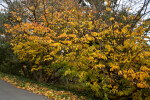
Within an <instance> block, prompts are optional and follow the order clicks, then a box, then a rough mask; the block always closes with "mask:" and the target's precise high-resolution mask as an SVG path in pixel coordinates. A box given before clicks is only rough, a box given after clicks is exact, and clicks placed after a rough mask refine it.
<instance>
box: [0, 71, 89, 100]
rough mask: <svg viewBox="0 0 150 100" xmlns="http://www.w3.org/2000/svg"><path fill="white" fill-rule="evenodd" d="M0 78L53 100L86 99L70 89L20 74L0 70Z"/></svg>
mask: <svg viewBox="0 0 150 100" xmlns="http://www.w3.org/2000/svg"><path fill="white" fill-rule="evenodd" d="M0 79H2V80H5V81H6V82H9V83H11V84H13V85H14V86H15V87H17V88H21V89H26V90H28V91H31V92H33V93H36V94H40V95H44V96H46V97H47V98H50V99H54V100H87V99H86V98H85V97H83V96H78V95H76V94H74V93H71V92H70V91H64V90H60V89H59V88H56V87H55V86H53V85H50V84H45V83H38V82H36V81H33V80H30V79H26V78H23V77H20V76H15V75H9V74H5V73H1V72H0Z"/></svg>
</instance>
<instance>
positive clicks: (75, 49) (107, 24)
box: [5, 0, 150, 99]
mask: <svg viewBox="0 0 150 100" xmlns="http://www.w3.org/2000/svg"><path fill="white" fill-rule="evenodd" d="M30 2H31V4H30ZM35 2H36V3H35ZM145 4H147V3H145ZM145 4H144V6H143V7H146V5H145ZM22 5H23V6H22V7H23V9H24V10H25V11H23V12H22V13H23V15H24V16H26V20H28V21H24V16H20V12H11V13H12V14H13V16H14V19H16V21H18V23H17V24H13V25H9V24H5V26H6V27H7V33H11V34H12V35H13V39H12V41H11V44H12V46H13V50H14V53H15V54H16V55H17V56H18V58H19V59H20V61H21V62H24V61H26V62H29V64H30V65H29V67H30V72H31V73H32V74H33V75H34V78H35V79H37V80H38V81H47V80H49V77H50V78H52V77H54V74H56V73H57V72H59V71H60V72H61V74H60V75H59V76H65V77H66V78H67V80H68V81H73V82H75V81H76V82H77V83H78V84H81V83H82V84H84V85H86V86H87V87H86V88H90V89H91V91H92V93H93V94H92V95H93V96H95V97H97V98H98V99H102V98H103V99H108V98H109V99H123V98H125V97H124V96H129V97H131V98H132V99H137V98H141V97H143V98H146V97H147V96H148V94H147V93H148V92H149V87H150V86H149V81H150V75H149V71H150V68H149V66H150V65H149V64H150V62H149V61H150V51H149V49H150V48H149V45H148V44H147V41H146V40H144V37H146V38H149V37H148V36H144V32H145V31H146V30H145V29H144V28H143V27H144V26H145V27H146V23H145V21H144V20H142V19H141V17H142V16H143V15H141V13H140V14H139V13H138V14H139V15H132V14H130V13H127V14H126V15H121V16H119V15H118V14H117V13H119V12H117V11H113V10H112V9H111V7H110V5H111V2H109V1H108V2H107V5H106V9H105V10H104V11H103V13H104V15H105V13H106V14H108V12H110V15H109V17H108V18H107V19H104V18H103V16H99V18H97V16H95V13H96V14H99V12H95V10H94V9H88V8H86V7H80V6H79V5H78V3H76V2H74V1H70V0H67V1H66V0H61V1H59V0H52V1H50V0H36V1H30V0H28V1H24V2H22ZM54 5H55V6H54ZM68 5H69V6H68ZM112 5H113V4H112ZM126 10H127V11H128V8H126ZM142 10H143V8H141V10H140V11H142ZM127 11H126V12H127ZM111 12H112V13H111ZM18 13H19V14H18ZM114 13H116V16H114ZM120 13H122V12H120ZM123 14H124V13H123ZM144 14H145V13H144ZM117 18H122V19H123V20H118V19H117ZM16 21H15V22H16ZM130 21H131V22H130ZM146 22H147V21H146ZM137 23H138V25H137ZM58 62H65V63H66V65H63V66H53V65H57V64H58ZM58 78H59V77H58ZM53 79H54V78H53ZM147 91H148V92H147ZM138 93H140V94H141V95H139V97H138V96H137V94H138Z"/></svg>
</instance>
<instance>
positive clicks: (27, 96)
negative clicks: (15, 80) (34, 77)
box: [0, 80, 50, 100]
mask: <svg viewBox="0 0 150 100" xmlns="http://www.w3.org/2000/svg"><path fill="white" fill-rule="evenodd" d="M0 100H50V99H47V98H45V97H44V96H40V95H37V94H33V93H31V92H29V91H27V90H23V89H18V88H16V87H14V86H13V85H11V84H10V83H7V82H5V81H3V80H0Z"/></svg>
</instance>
